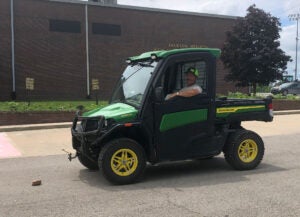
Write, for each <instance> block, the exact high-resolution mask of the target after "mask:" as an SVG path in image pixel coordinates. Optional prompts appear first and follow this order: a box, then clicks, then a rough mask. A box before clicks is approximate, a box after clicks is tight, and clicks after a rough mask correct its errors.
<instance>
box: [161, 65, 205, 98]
mask: <svg viewBox="0 0 300 217" xmlns="http://www.w3.org/2000/svg"><path fill="white" fill-rule="evenodd" d="M198 76H199V71H198V70H197V69H196V68H194V67H190V68H188V70H187V71H186V72H185V78H186V85H187V86H186V87H184V88H182V89H181V90H179V91H177V92H175V93H171V94H168V95H167V96H166V100H169V99H172V98H173V97H175V96H183V97H191V96H195V95H197V94H199V93H201V92H202V88H201V87H200V86H199V85H198V84H197V83H196V81H197V78H198Z"/></svg>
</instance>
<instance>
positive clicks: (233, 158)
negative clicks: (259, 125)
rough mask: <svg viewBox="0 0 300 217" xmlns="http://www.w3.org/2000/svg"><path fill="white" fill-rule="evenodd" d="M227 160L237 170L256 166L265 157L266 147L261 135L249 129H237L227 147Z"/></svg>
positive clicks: (225, 152) (225, 150)
mask: <svg viewBox="0 0 300 217" xmlns="http://www.w3.org/2000/svg"><path fill="white" fill-rule="evenodd" d="M223 152H224V155H225V159H226V161H227V162H228V163H229V165H231V166H232V167H233V168H234V169H236V170H251V169H254V168H256V167H257V166H258V165H259V164H260V162H261V161H262V159H263V156H264V152H265V147H264V142H263V140H262V139H261V137H260V136H259V135H257V134H256V133H254V132H252V131H249V130H237V131H236V132H234V133H233V134H231V135H230V137H229V139H228V141H227V143H226V145H225V147H224V150H223Z"/></svg>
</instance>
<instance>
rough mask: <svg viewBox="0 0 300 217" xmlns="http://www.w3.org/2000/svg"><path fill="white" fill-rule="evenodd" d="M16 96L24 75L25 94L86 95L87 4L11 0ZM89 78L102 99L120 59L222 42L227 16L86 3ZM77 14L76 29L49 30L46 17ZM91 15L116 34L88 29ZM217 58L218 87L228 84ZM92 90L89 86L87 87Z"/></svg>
mask: <svg viewBox="0 0 300 217" xmlns="http://www.w3.org/2000/svg"><path fill="white" fill-rule="evenodd" d="M9 2H10V1H9V0H1V1H0V33H1V34H0V35H1V37H0V91H1V94H0V100H9V99H10V94H11V90H12V86H11V84H12V79H11V66H10V62H11V58H10V55H11V52H10V13H9V11H10V3H9ZM14 4H15V8H14V11H15V59H16V87H17V88H16V92H17V99H19V100H21V99H25V98H26V90H25V79H26V77H31V78H34V79H35V90H34V91H32V92H31V93H30V97H31V99H42V100H51V99H83V98H85V97H86V95H87V87H86V86H87V85H86V79H87V76H86V49H85V43H86V41H85V5H84V4H82V2H81V3H78V4H75V3H63V2H53V1H51V2H50V1H47V0H14ZM88 11H89V26H88V27H89V55H90V80H91V79H93V78H95V79H99V82H100V91H99V92H100V93H99V96H100V98H101V99H108V98H109V96H110V95H111V92H112V88H113V87H114V85H115V83H116V80H117V79H118V77H119V76H120V74H121V72H122V70H123V69H124V67H125V59H126V58H127V57H129V56H133V55H137V54H140V53H142V52H144V51H148V50H153V49H172V48H179V47H193V46H194V47H199V46H208V47H217V48H221V47H222V44H223V41H224V39H225V32H226V31H227V30H229V29H230V28H231V26H232V24H233V22H234V19H232V18H219V17H208V16H200V15H192V14H179V13H170V12H161V11H158V10H137V9H133V8H131V9H129V8H118V7H107V6H97V5H89V6H88ZM50 19H56V20H69V21H78V22H80V27H81V32H80V33H66V32H54V31H50V30H49V20H50ZM93 23H104V24H113V25H118V26H120V28H121V34H120V35H116V36H112V35H103V34H93V31H92V25H93ZM224 74H225V71H224V69H223V66H222V64H221V62H220V61H219V63H218V66H217V92H218V93H226V92H227V91H228V90H233V89H234V86H233V84H231V83H226V82H225V81H224ZM92 95H93V93H92Z"/></svg>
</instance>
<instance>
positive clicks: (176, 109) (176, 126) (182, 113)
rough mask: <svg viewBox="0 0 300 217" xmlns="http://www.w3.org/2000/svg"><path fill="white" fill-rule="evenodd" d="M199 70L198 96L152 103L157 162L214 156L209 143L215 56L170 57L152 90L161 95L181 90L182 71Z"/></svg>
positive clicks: (182, 83)
mask: <svg viewBox="0 0 300 217" xmlns="http://www.w3.org/2000/svg"><path fill="white" fill-rule="evenodd" d="M190 67H194V68H196V69H197V70H198V71H199V76H198V78H197V84H198V85H199V86H200V87H201V88H202V93H200V94H198V95H195V96H192V97H181V96H177V97H174V98H172V99H171V100H164V101H160V102H155V103H154V114H155V126H154V128H155V129H154V134H155V136H154V138H155V144H156V147H157V154H158V156H159V159H160V160H176V159H178V160H179V159H186V158H189V157H195V156H202V155H203V156H205V155H208V154H209V153H214V152H215V151H216V147H215V146H214V145H213V144H212V139H213V132H214V117H215V104H214V97H215V57H213V56H212V55H210V54H209V53H197V54H195V53H193V54H186V55H180V56H176V57H171V58H170V59H169V60H168V61H166V64H165V65H164V67H163V68H162V70H161V71H160V77H159V78H158V79H157V82H156V87H162V88H163V90H164V94H165V95H167V94H170V93H174V92H177V91H179V90H180V89H181V88H183V87H185V79H184V78H185V73H184V72H185V71H186V70H187V69H188V68H190Z"/></svg>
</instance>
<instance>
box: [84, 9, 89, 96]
mask: <svg viewBox="0 0 300 217" xmlns="http://www.w3.org/2000/svg"><path fill="white" fill-rule="evenodd" d="M88 25H89V21H88V5H87V4H86V5H85V50H86V85H87V98H90V58H89V26H88Z"/></svg>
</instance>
